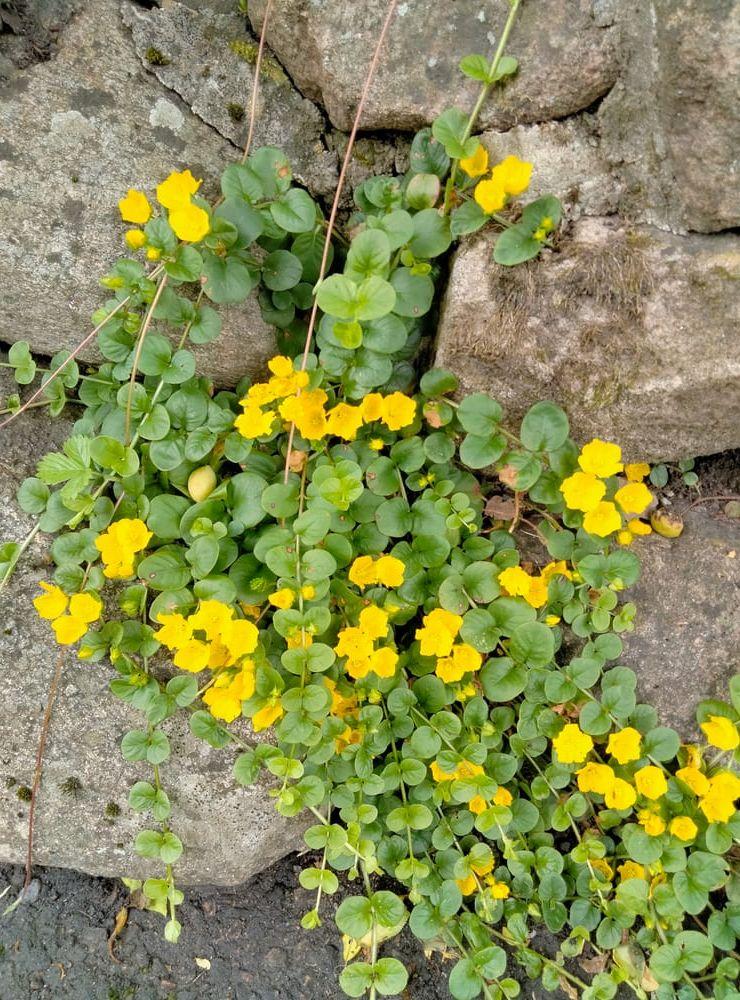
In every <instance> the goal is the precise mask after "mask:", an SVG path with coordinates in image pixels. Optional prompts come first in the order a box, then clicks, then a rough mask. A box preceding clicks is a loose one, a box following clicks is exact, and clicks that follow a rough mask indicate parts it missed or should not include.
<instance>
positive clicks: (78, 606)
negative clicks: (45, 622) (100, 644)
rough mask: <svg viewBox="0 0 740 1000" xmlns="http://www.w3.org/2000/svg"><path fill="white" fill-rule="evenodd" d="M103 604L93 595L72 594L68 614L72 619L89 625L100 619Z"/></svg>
mask: <svg viewBox="0 0 740 1000" xmlns="http://www.w3.org/2000/svg"><path fill="white" fill-rule="evenodd" d="M102 610H103V604H102V602H101V600H100V598H98V597H96V596H95V595H94V594H74V595H73V596H72V597H71V598H70V601H69V613H70V615H71V616H72V617H73V618H79V620H80V621H82V622H85V623H86V624H88V625H89V624H90V623H91V622H96V621H97V620H98V618H100V612H101V611H102Z"/></svg>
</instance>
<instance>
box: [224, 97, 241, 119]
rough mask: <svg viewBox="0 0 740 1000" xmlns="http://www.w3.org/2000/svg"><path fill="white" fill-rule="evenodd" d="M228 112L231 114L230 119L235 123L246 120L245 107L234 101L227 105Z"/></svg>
mask: <svg viewBox="0 0 740 1000" xmlns="http://www.w3.org/2000/svg"><path fill="white" fill-rule="evenodd" d="M226 110H227V111H228V112H229V118H231V120H232V121H233V122H240V121H243V120H244V105H243V104H236V103H235V102H234V101H229V103H228V104H227V105H226Z"/></svg>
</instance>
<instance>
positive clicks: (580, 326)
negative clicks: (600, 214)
mask: <svg viewBox="0 0 740 1000" xmlns="http://www.w3.org/2000/svg"><path fill="white" fill-rule="evenodd" d="M739 275H740V240H739V239H738V237H737V236H734V235H730V234H726V235H722V236H702V235H689V236H677V235H674V234H671V233H666V232H663V231H661V230H658V229H655V228H653V227H649V226H635V227H632V228H628V227H627V225H626V224H625V223H622V222H620V221H619V220H618V219H609V218H583V219H580V220H579V221H578V222H576V223H575V224H574V225H573V226H572V227H571V228H570V230H566V231H565V232H564V233H563V234H562V235H561V236H560V237H559V238H558V242H557V247H556V249H555V250H554V251H546V252H545V255H544V256H543V257H542V258H541V259H539V260H537V261H533V262H531V263H530V264H527V265H522V266H519V267H517V268H504V267H501V266H499V265H497V264H494V263H493V261H492V259H491V239H490V237H487V236H486V235H483V236H482V237H480V236H479V237H478V238H477V239H474V240H472V241H469V242H466V243H464V244H463V245H462V247H461V248H460V249H459V250H458V251H457V253H456V254H455V256H454V258H453V262H452V267H451V272H450V280H449V284H448V287H447V291H446V293H445V296H444V299H443V302H442V305H441V314H440V323H439V332H438V341H437V352H436V362H435V363H436V364H437V365H440V366H442V367H446V368H450V369H452V370H453V371H455V372H456V373H457V374H458V375H459V376H460V380H461V390H462V391H477V390H482V391H486V392H490V393H491V394H492V395H493V396H495V397H496V398H497V399H498V400H499V401H500V402H501V403H502V404H503V405H504V407H505V409H506V410H507V412H508V414H509V416H510V419H511V420H512V421H516V420H518V419H520V418H521V417H522V415H523V414H524V413H525V412H526V410H527V409H528V408H529V406H531V405H532V403H534V402H536V401H537V400H539V399H552V400H554V401H555V402H557V403H559V404H560V405H562V406H563V407H564V408H565V409H566V411H567V412H568V415H569V417H570V420H571V428H572V433H573V435H574V437H575V438H576V440H581V441H587V440H589V439H590V438H592V437H595V436H599V437H602V438H607V439H610V440H613V441H617V442H619V443H620V444H621V445H622V447H623V449H624V452H625V455H626V456H627V457H628V458H629V459H632V460H638V459H643V460H648V461H652V460H660V459H665V460H674V459H680V458H688V457H695V456H697V455H708V454H713V453H715V452H719V451H724V450H726V449H730V448H733V447H737V446H738V445H740V342H738V338H737V324H738V319H740V315H739V313H740V300H739V299H738V295H737V279H738V276H739Z"/></svg>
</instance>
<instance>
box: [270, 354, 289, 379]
mask: <svg viewBox="0 0 740 1000" xmlns="http://www.w3.org/2000/svg"><path fill="white" fill-rule="evenodd" d="M267 367H268V368H269V369H270V371H271V372H272V374H273V375H277V377H278V378H290V377H291V376H292V375H293V362H292V361H291V359H290V358H288V357H286V356H285V355H284V354H276V355H275V356H274V357H272V358H270V360H269V361H268V362H267Z"/></svg>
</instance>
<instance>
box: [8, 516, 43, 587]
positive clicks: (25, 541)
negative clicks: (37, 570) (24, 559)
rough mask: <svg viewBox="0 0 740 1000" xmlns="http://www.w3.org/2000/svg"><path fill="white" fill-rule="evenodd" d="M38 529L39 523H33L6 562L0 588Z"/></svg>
mask: <svg viewBox="0 0 740 1000" xmlns="http://www.w3.org/2000/svg"><path fill="white" fill-rule="evenodd" d="M40 530H41V525H40V524H35V525H34V526H33V528H31V530H30V531H29V532H28V534H27V535H26V537H25V538H24V539H23V541H22V542H21V545H20V548H19V549H18V551H17V552H16V554H15V556H14V557H13V558H12V559H11V561H10V563H9V564H8V568H7V569H6V570H5V575H4V576H3V578H2V580H0V590H2V589H3V587H4V586H5V584H6V583H7V582H8V580H9V579H10V578H11V576H12V575H13V573H14V572H15V567H16V566H17V565H18V562H19V560H20V558H21V556H22V555H23V553H24V552H25V551H26V549H27V548H28V546H29V545H30V544H31V542H32V541H33V540H34V538H35V537H36V535H38V533H39V531H40Z"/></svg>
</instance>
